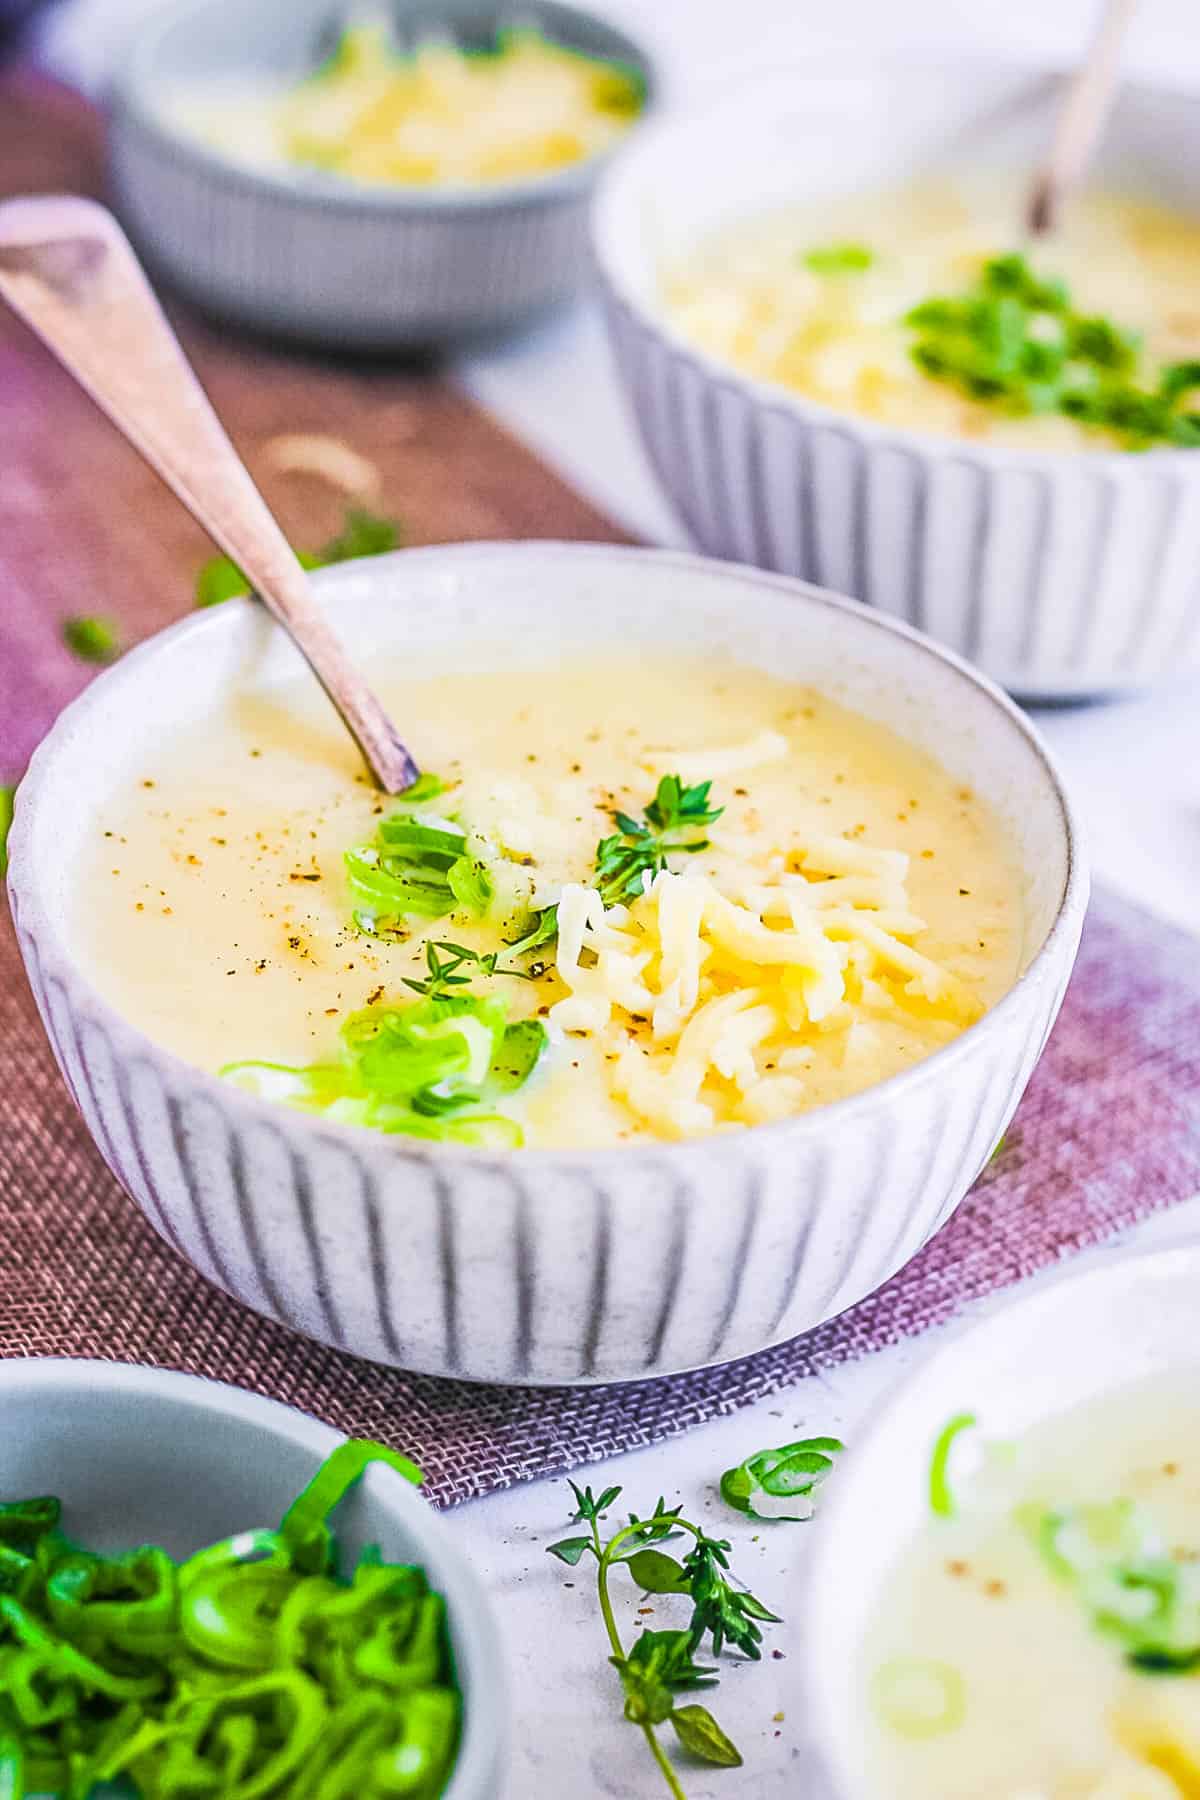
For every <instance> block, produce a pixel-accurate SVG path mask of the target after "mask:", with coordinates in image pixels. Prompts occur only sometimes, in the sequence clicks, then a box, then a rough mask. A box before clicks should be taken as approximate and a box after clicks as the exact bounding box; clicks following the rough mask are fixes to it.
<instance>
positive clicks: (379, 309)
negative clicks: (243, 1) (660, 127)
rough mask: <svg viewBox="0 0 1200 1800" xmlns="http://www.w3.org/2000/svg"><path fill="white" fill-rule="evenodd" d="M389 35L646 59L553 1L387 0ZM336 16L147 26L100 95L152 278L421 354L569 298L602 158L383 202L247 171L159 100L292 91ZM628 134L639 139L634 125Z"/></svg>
mask: <svg viewBox="0 0 1200 1800" xmlns="http://www.w3.org/2000/svg"><path fill="white" fill-rule="evenodd" d="M388 12H389V14H390V15H391V16H392V18H393V19H394V21H395V25H396V29H397V31H398V33H400V34H401V35H402V36H403V35H404V34H408V35H409V36H410V37H411V39H412V41H414V42H415V41H418V40H419V39H420V38H421V37H423V36H427V35H429V33H430V32H431V31H434V32H443V33H448V34H449V35H451V36H452V37H454V38H455V39H456V40H457V41H461V42H463V43H467V44H471V43H479V42H484V41H487V40H488V38H489V37H490V35H491V34H492V33H493V32H494V30H495V27H496V25H497V24H504V23H507V22H511V21H512V20H513V19H518V20H519V21H520V22H521V23H523V24H528V23H532V24H535V25H539V26H540V27H541V28H542V30H544V31H545V32H546V34H547V35H548V36H550V37H551V38H553V39H554V40H555V41H556V42H560V43H563V44H566V45H567V46H569V47H571V48H574V49H579V50H584V51H587V52H589V53H591V54H595V55H600V56H608V57H612V58H615V59H617V60H619V61H621V62H626V63H629V64H632V65H633V66H634V67H636V68H638V69H639V70H640V71H641V72H642V74H643V75H644V77H645V79H646V82H647V86H648V90H649V98H650V99H651V100H652V98H653V89H654V78H653V73H652V70H651V68H650V64H649V62H648V60H647V58H646V56H645V54H644V53H643V52H642V51H641V50H640V49H639V48H638V46H637V45H636V44H634V43H632V42H631V40H630V39H629V38H627V37H626V36H625V35H624V33H623V32H620V31H617V30H616V29H615V28H614V27H613V26H611V25H609V24H608V23H607V22H606V21H604V20H603V19H599V18H596V17H595V16H593V15H592V14H590V13H587V12H585V11H581V10H580V9H578V8H576V7H573V6H563V5H559V4H556V0H520V3H519V4H516V5H508V4H505V3H504V0H393V4H392V5H390V6H389V8H388ZM342 16H344V9H343V12H342V13H341V14H339V11H338V9H337V7H335V6H333V5H331V4H330V0H255V4H254V5H253V6H231V5H229V3H228V0H183V3H182V4H180V3H179V0H176V3H175V4H173V5H169V6H166V7H164V8H163V9H161V10H160V11H159V12H158V13H156V14H155V16H154V18H153V19H151V20H150V21H149V22H146V23H143V24H142V25H141V26H140V27H139V29H138V32H137V34H136V36H135V38H134V40H133V42H132V43H131V45H130V48H129V53H128V55H127V57H126V58H125V59H124V61H123V62H122V64H121V67H120V71H119V73H118V75H117V77H116V82H115V85H114V89H113V95H112V133H111V162H112V179H113V186H114V190H115V195H116V201H117V206H118V209H119V211H120V212H121V214H122V217H123V218H124V220H125V222H126V224H127V226H128V227H129V230H130V233H131V235H132V236H133V238H134V239H135V241H136V242H137V243H138V245H139V247H140V248H141V249H142V250H143V251H144V253H145V254H146V256H147V258H148V259H149V260H150V261H151V262H152V264H153V265H154V267H155V268H156V269H159V270H161V271H162V273H163V274H165V275H166V276H168V277H169V278H170V280H171V281H172V282H174V283H175V284H176V285H177V286H178V287H179V288H180V289H181V290H182V291H183V292H184V293H186V294H187V295H189V297H191V298H192V299H194V300H197V301H199V302H200V304H201V305H202V306H204V307H206V308H208V309H209V310H210V311H212V312H214V313H217V314H218V315H220V316H222V317H227V318H230V319H233V320H236V321H237V322H239V323H241V324H244V325H249V326H251V327H253V328H255V329H257V330H259V331H263V332H266V333H269V334H271V335H273V336H278V335H286V336H290V337H296V338H300V339H303V340H306V341H312V342H320V343H325V344H328V345H330V346H332V347H333V348H335V349H343V350H367V351H378V350H388V349H395V348H397V347H399V346H404V345H423V344H429V343H438V342H442V341H443V340H446V339H450V338H454V337H458V336H462V335H464V334H467V333H470V332H476V331H481V330H484V329H492V328H500V327H503V326H505V325H510V324H512V323H513V322H514V321H516V320H518V319H520V318H521V317H522V316H523V315H525V314H528V313H531V312H535V311H537V310H538V309H540V308H543V307H548V306H552V305H554V304H556V303H557V302H559V301H561V300H564V299H566V298H568V297H569V296H570V295H571V294H572V293H573V292H574V291H575V289H576V288H577V287H579V285H580V284H581V282H582V281H583V280H584V279H585V277H586V276H587V275H588V274H589V273H590V270H591V258H590V254H589V250H588V230H587V214H588V207H589V204H590V201H591V195H592V188H593V184H594V182H595V179H596V176H597V174H598V172H599V169H600V166H601V164H602V162H603V160H604V159H603V158H592V159H590V160H589V161H587V162H583V163H578V164H575V165H573V166H572V167H569V168H564V169H561V170H559V171H557V172H555V173H554V174H551V175H547V176H543V177H539V178H537V179H536V180H529V181H518V182H511V183H505V184H497V185H494V186H488V187H486V188H485V187H479V188H462V189H454V190H450V189H441V190H438V189H433V188H430V189H408V190H404V189H401V188H394V189H380V188H374V187H365V186H356V185H355V184H353V183H351V182H347V181H342V180H338V179H336V178H334V177H327V176H323V175H320V174H319V173H318V174H314V173H312V172H309V171H304V170H297V171H295V172H294V173H292V172H288V171H284V172H280V173H276V172H274V171H271V170H261V171H260V170H257V169H254V168H252V167H249V166H244V165H242V164H239V163H238V162H236V161H234V160H232V159H229V158H225V157H222V156H221V155H220V153H219V152H218V151H216V150H210V149H208V148H207V147H206V146H205V145H204V144H202V143H200V142H198V141H197V140H196V139H195V138H194V137H192V136H191V135H190V134H189V133H188V132H187V131H186V130H184V129H183V128H181V127H180V126H178V125H177V124H176V123H175V122H174V121H173V120H172V117H171V113H170V108H169V104H168V103H167V102H168V97H169V95H170V94H171V92H172V90H173V88H177V87H178V86H179V85H180V83H183V82H186V83H192V82H195V81H198V80H213V81H218V82H219V81H221V80H229V79H233V80H239V79H241V80H244V79H245V78H246V77H247V76H262V77H264V78H267V79H299V78H300V77H301V76H302V75H304V74H307V73H308V72H309V71H310V70H312V69H313V68H314V67H316V66H317V64H318V62H319V61H320V59H321V56H322V55H323V54H328V51H329V47H330V42H331V33H332V31H333V30H334V29H335V27H336V26H337V24H338V22H339V18H340V17H342ZM635 129H636V127H635Z"/></svg>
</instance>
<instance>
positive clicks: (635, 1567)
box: [549, 1482, 779, 1800]
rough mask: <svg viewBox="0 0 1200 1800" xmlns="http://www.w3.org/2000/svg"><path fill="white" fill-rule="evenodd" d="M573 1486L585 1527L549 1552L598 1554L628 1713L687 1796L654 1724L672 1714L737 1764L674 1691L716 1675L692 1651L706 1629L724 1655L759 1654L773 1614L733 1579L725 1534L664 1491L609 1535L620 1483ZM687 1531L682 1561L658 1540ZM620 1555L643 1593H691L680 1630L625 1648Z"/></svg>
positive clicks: (702, 1743)
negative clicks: (618, 1606) (603, 1526)
mask: <svg viewBox="0 0 1200 1800" xmlns="http://www.w3.org/2000/svg"><path fill="white" fill-rule="evenodd" d="M570 1487H571V1491H572V1493H573V1494H574V1496H575V1502H576V1508H575V1511H574V1512H573V1513H572V1515H571V1517H572V1520H573V1521H574V1522H576V1523H582V1524H584V1525H586V1526H587V1531H586V1533H584V1534H580V1535H577V1536H574V1537H568V1538H563V1539H562V1540H561V1541H560V1542H559V1543H557V1544H551V1545H550V1546H549V1554H550V1555H551V1556H556V1557H558V1558H559V1560H560V1561H561V1562H565V1563H567V1564H568V1565H569V1566H570V1567H571V1568H574V1567H576V1566H577V1565H578V1564H579V1563H580V1562H581V1561H582V1560H583V1558H584V1557H585V1556H591V1557H593V1558H594V1559H595V1562H596V1587H597V1595H598V1599H599V1603H600V1614H601V1617H602V1619H603V1621H604V1629H605V1632H606V1633H607V1636H608V1641H609V1645H610V1649H611V1655H610V1657H609V1661H610V1662H611V1663H612V1665H613V1667H614V1668H615V1669H616V1671H617V1674H618V1676H619V1677H620V1680H621V1687H622V1690H623V1692H624V1695H625V1717H626V1718H627V1719H628V1720H629V1722H630V1723H631V1724H633V1725H637V1726H639V1727H640V1729H641V1731H642V1733H643V1735H644V1736H645V1739H646V1743H647V1745H648V1747H649V1749H650V1753H651V1755H652V1756H653V1757H654V1760H655V1762H656V1763H657V1764H658V1767H659V1770H660V1772H661V1774H662V1777H663V1780H664V1781H665V1782H666V1784H667V1787H668V1788H669V1790H670V1792H671V1794H672V1795H673V1796H674V1800H685V1796H684V1792H683V1789H682V1787H681V1786H680V1784H679V1778H678V1776H677V1775H676V1773H675V1769H674V1767H673V1766H672V1764H671V1761H670V1759H669V1757H668V1756H667V1753H666V1750H665V1749H664V1747H663V1744H662V1740H661V1739H660V1738H659V1736H658V1727H659V1726H660V1725H665V1724H669V1725H670V1726H671V1729H672V1730H673V1731H674V1733H675V1736H676V1737H677V1738H678V1740H679V1742H680V1743H681V1744H682V1745H683V1747H684V1748H685V1749H686V1750H688V1751H690V1752H691V1754H692V1755H693V1756H698V1757H700V1758H701V1759H702V1760H703V1761H705V1762H710V1763H716V1764H718V1765H719V1766H721V1767H724V1768H737V1767H739V1766H740V1764H741V1761H742V1758H741V1755H740V1753H739V1751H738V1749H737V1747H736V1745H734V1744H733V1743H732V1742H731V1740H730V1739H729V1738H728V1737H727V1736H726V1734H725V1733H724V1732H723V1731H722V1729H721V1727H720V1726H719V1725H718V1724H717V1721H716V1720H715V1719H714V1718H713V1716H712V1714H711V1713H710V1712H709V1711H708V1709H707V1707H704V1706H700V1705H697V1704H695V1703H689V1704H687V1705H684V1706H678V1705H676V1702H675V1696H676V1694H677V1693H684V1692H690V1691H692V1690H694V1689H697V1688H704V1687H711V1686H713V1685H714V1684H715V1682H716V1680H717V1671H716V1670H715V1669H711V1668H707V1667H704V1666H703V1665H702V1664H699V1663H697V1662H696V1660H695V1658H696V1652H697V1651H698V1650H699V1649H700V1647H701V1645H702V1644H703V1643H704V1640H705V1639H706V1638H707V1639H708V1641H709V1644H710V1646H711V1649H712V1654H713V1655H714V1656H720V1654H721V1652H722V1650H723V1649H724V1648H725V1647H726V1646H727V1645H729V1646H732V1647H734V1648H735V1649H738V1650H740V1651H741V1652H742V1653H743V1655H745V1656H747V1657H749V1658H750V1659H751V1661H754V1662H757V1661H758V1660H759V1659H760V1658H761V1656H762V1650H761V1648H760V1646H761V1643H762V1626H763V1625H764V1624H772V1625H773V1624H778V1622H779V1620H778V1615H777V1614H776V1613H773V1612H772V1611H771V1610H770V1608H769V1607H766V1606H764V1605H763V1603H762V1601H761V1600H758V1599H756V1598H755V1596H754V1595H753V1594H751V1593H749V1592H748V1591H747V1590H746V1589H744V1588H741V1587H735V1586H734V1585H733V1582H732V1580H731V1579H730V1571H729V1553H730V1545H729V1543H728V1542H727V1541H726V1540H725V1539H724V1538H712V1537H709V1535H708V1533H707V1532H706V1531H704V1530H703V1529H702V1528H701V1527H700V1526H699V1525H695V1524H693V1523H692V1521H691V1520H690V1519H685V1518H684V1517H683V1516H682V1511H681V1508H679V1507H677V1506H676V1507H668V1506H667V1504H666V1502H665V1500H663V1499H661V1498H660V1499H659V1500H658V1501H657V1503H656V1504H655V1508H654V1511H653V1512H652V1513H651V1514H650V1516H649V1517H648V1518H645V1519H639V1518H638V1516H637V1514H636V1513H631V1514H630V1518H629V1523H628V1524H627V1525H625V1526H622V1527H621V1529H620V1530H618V1531H616V1532H614V1533H613V1535H612V1536H611V1537H609V1538H608V1540H607V1542H606V1541H605V1540H604V1537H603V1535H602V1533H601V1530H600V1521H601V1516H602V1515H603V1514H604V1513H605V1512H607V1511H608V1509H609V1508H610V1507H612V1506H613V1505H615V1504H616V1502H617V1500H618V1499H619V1498H620V1495H621V1489H620V1488H619V1487H609V1488H605V1489H604V1491H603V1493H602V1494H600V1496H599V1497H598V1498H597V1497H596V1496H594V1495H593V1493H592V1490H591V1488H590V1487H586V1488H583V1489H580V1488H578V1487H576V1485H575V1483H574V1482H571V1483H570ZM685 1535H687V1536H690V1537H691V1538H692V1540H693V1541H692V1547H691V1549H690V1550H689V1551H688V1553H687V1555H686V1556H685V1557H683V1559H682V1560H681V1561H680V1560H677V1559H676V1558H675V1557H674V1556H671V1555H669V1554H668V1553H667V1552H666V1551H664V1550H661V1549H656V1548H654V1546H655V1545H659V1544H662V1543H664V1542H667V1541H668V1540H670V1539H672V1538H676V1537H681V1536H685ZM618 1563H623V1564H624V1565H625V1566H626V1567H627V1568H628V1570H629V1573H630V1575H631V1577H632V1578H633V1580H634V1582H635V1583H636V1585H637V1586H638V1588H640V1589H641V1590H642V1591H643V1592H644V1593H651V1594H679V1595H682V1596H686V1597H687V1598H688V1599H690V1601H691V1604H692V1614H691V1619H690V1621H689V1623H688V1624H687V1625H686V1626H685V1627H683V1628H682V1629H680V1630H673V1631H645V1632H643V1633H642V1635H641V1637H640V1638H638V1640H637V1642H636V1643H635V1644H634V1646H633V1648H632V1649H631V1650H630V1651H629V1653H628V1655H627V1654H626V1652H625V1647H624V1644H623V1643H622V1640H621V1634H620V1631H619V1630H618V1628H617V1622H616V1615H615V1613H614V1610H613V1603H612V1595H611V1593H610V1591H609V1575H610V1572H611V1570H612V1569H613V1567H614V1565H615V1564H618Z"/></svg>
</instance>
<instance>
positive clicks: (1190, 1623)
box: [1021, 1499, 1200, 1675]
mask: <svg viewBox="0 0 1200 1800" xmlns="http://www.w3.org/2000/svg"><path fill="white" fill-rule="evenodd" d="M1021 1522H1022V1523H1023V1524H1024V1525H1025V1526H1026V1529H1027V1530H1028V1532H1029V1535H1030V1537H1031V1539H1032V1541H1033V1543H1034V1545H1035V1547H1036V1548H1037V1550H1038V1551H1039V1552H1040V1554H1041V1556H1042V1557H1043V1559H1044V1561H1045V1562H1046V1564H1047V1566H1048V1567H1049V1569H1050V1570H1051V1572H1052V1573H1053V1574H1054V1576H1055V1577H1056V1578H1057V1579H1058V1580H1059V1581H1062V1582H1064V1583H1067V1584H1069V1585H1070V1586H1072V1587H1073V1588H1074V1589H1075V1591H1076V1594H1077V1595H1078V1598H1079V1601H1080V1604H1081V1605H1082V1607H1083V1608H1084V1610H1085V1611H1086V1612H1087V1614H1088V1616H1089V1618H1090V1619H1091V1622H1092V1626H1093V1628H1094V1629H1095V1630H1096V1631H1098V1632H1101V1633H1102V1634H1103V1635H1104V1636H1106V1637H1110V1638H1114V1639H1116V1641H1117V1642H1118V1643H1119V1644H1120V1645H1121V1647H1122V1649H1123V1650H1124V1653H1125V1660H1126V1662H1127V1663H1128V1664H1129V1665H1130V1666H1131V1667H1132V1668H1135V1669H1139V1670H1141V1671H1142V1673H1143V1674H1149V1675H1183V1674H1188V1673H1191V1672H1192V1671H1194V1670H1196V1669H1197V1668H1200V1571H1198V1570H1197V1568H1196V1567H1195V1565H1193V1564H1190V1563H1187V1562H1182V1561H1179V1560H1177V1559H1176V1558H1175V1557H1173V1556H1172V1555H1171V1554H1170V1551H1169V1549H1168V1546H1167V1544H1166V1541H1165V1540H1164V1538H1163V1536H1162V1534H1161V1533H1160V1532H1159V1531H1157V1530H1156V1528H1155V1526H1154V1524H1153V1521H1152V1520H1151V1519H1150V1518H1149V1517H1148V1515H1147V1514H1146V1513H1145V1512H1144V1511H1143V1509H1142V1508H1141V1507H1139V1506H1138V1505H1137V1504H1136V1503H1135V1502H1134V1501H1132V1500H1128V1499H1121V1500H1113V1501H1109V1502H1108V1503H1107V1504H1103V1505H1084V1506H1073V1507H1067V1508H1064V1509H1063V1510H1062V1511H1060V1512H1047V1513H1036V1512H1035V1513H1033V1514H1031V1515H1029V1516H1026V1517H1025V1518H1023V1519H1022V1521H1021Z"/></svg>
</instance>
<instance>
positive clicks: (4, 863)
mask: <svg viewBox="0 0 1200 1800" xmlns="http://www.w3.org/2000/svg"><path fill="white" fill-rule="evenodd" d="M16 797H17V790H16V788H15V787H0V875H5V874H7V872H8V828H9V826H10V825H11V824H12V821H13V803H14V801H15V800H16ZM3 1794H4V1789H3V1788H2V1787H0V1800H3Z"/></svg>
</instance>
